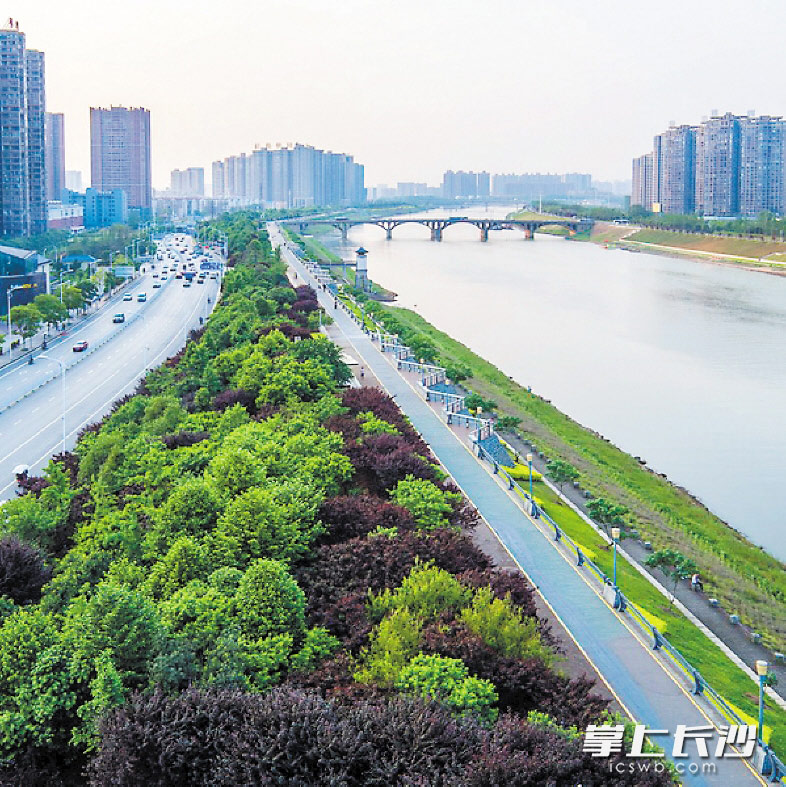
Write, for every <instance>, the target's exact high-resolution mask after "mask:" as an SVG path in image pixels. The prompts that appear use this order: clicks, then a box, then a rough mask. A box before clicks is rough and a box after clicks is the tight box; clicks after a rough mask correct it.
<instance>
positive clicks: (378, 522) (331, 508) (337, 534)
mask: <svg viewBox="0 0 786 787" xmlns="http://www.w3.org/2000/svg"><path fill="white" fill-rule="evenodd" d="M318 517H319V519H320V521H321V522H322V523H323V524H324V525H325V527H326V531H327V532H326V533H325V534H324V535H323V536H322V537H321V538H320V541H321V542H322V543H325V544H335V543H338V542H340V541H346V540H347V539H350V538H356V537H358V536H364V535H367V534H368V533H371V532H372V531H374V530H377V529H379V528H385V529H387V528H395V529H396V530H397V531H399V532H401V531H404V530H412V529H414V527H415V523H414V521H413V519H412V515H411V514H410V513H409V511H407V509H406V508H403V507H402V506H399V505H395V504H393V503H388V502H387V501H385V500H382V499H381V498H378V497H372V496H370V495H354V496H351V497H350V496H343V497H333V498H330V499H329V500H326V501H325V502H324V503H322V505H321V506H320V508H319V513H318Z"/></svg>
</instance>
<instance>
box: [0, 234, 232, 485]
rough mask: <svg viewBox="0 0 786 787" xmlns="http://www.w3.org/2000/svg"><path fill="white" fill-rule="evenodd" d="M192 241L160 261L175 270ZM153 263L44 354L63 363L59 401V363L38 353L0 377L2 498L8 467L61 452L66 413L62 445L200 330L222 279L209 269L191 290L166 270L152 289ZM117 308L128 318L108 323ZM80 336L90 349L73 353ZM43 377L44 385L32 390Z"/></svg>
mask: <svg viewBox="0 0 786 787" xmlns="http://www.w3.org/2000/svg"><path fill="white" fill-rule="evenodd" d="M191 245H193V244H191V242H190V241H187V245H186V249H187V251H186V252H185V253H183V254H182V255H181V254H179V253H176V252H174V251H173V254H175V257H174V259H173V258H169V257H167V256H166V252H164V264H166V265H167V267H170V266H171V265H173V264H177V265H178V267H181V266H182V265H183V264H184V262H185V261H186V260H187V259H188V256H187V255H188V252H189V251H190V247H191ZM162 248H166V245H165V243H164V244H162ZM154 264H155V265H156V270H155V271H150V270H149V271H148V272H147V273H146V274H145V275H144V276H142V277H141V278H140V280H139V281H138V282H137V283H136V284H135V285H133V293H134V300H133V301H131V302H125V301H123V300H122V296H120V300H119V301H118V300H114V299H113V300H112V301H110V303H108V304H107V306H106V307H105V308H104V309H102V311H101V312H100V313H98V315H97V316H96V318H95V319H93V320H91V322H90V323H89V324H88V325H86V326H84V327H83V328H80V329H79V330H77V331H74V333H73V334H71V335H70V336H69V337H68V341H67V342H63V343H60V344H58V345H55V346H52V347H50V349H49V350H47V351H46V352H45V353H43V354H44V355H46V356H49V357H50V358H56V359H58V360H60V361H61V362H64V363H65V364H66V366H67V369H66V374H65V406H64V405H63V400H64V397H63V392H62V377H61V366H60V364H58V363H57V362H56V361H54V360H49V359H48V358H42V357H40V356H41V353H39V352H37V353H36V356H35V361H34V363H33V365H32V366H28V365H22V366H17V367H16V368H13V369H10V370H8V371H6V372H5V373H4V374H2V375H0V499H8V498H9V497H13V495H14V494H15V489H16V479H15V477H14V475H13V470H14V468H16V467H17V466H19V465H26V466H28V467H29V468H30V472H31V473H33V474H34V473H37V472H40V470H41V469H42V468H43V467H45V466H46V464H47V462H48V461H49V458H50V456H51V455H52V454H54V453H58V452H59V451H60V450H62V446H63V414H64V413H65V442H66V447H67V448H68V449H71V448H72V447H73V445H74V442H75V440H76V435H77V434H78V432H79V431H80V430H81V429H82V428H83V427H84V426H86V425H87V424H89V423H92V422H93V421H95V420H97V419H99V418H101V417H102V416H103V415H104V414H105V413H106V412H108V411H109V410H110V409H111V406H112V403H113V402H114V401H115V400H116V399H117V398H119V397H120V396H123V395H125V394H127V393H130V392H131V391H133V389H134V388H135V386H136V383H137V381H138V380H139V379H140V377H142V376H143V374H144V372H145V369H146V368H147V369H149V368H152V367H153V366H156V365H158V364H160V363H161V362H162V361H164V360H165V359H166V358H168V357H169V356H171V355H173V354H174V353H176V352H177V351H178V350H179V349H180V348H181V347H182V346H183V345H184V344H185V341H186V337H187V335H188V332H189V331H190V330H192V329H193V328H196V327H199V324H200V323H199V320H200V318H203V319H204V318H205V317H207V315H208V314H209V313H210V311H211V310H212V309H213V307H214V306H215V303H216V298H217V295H218V291H219V282H220V279H218V278H216V279H211V278H210V277H209V274H208V276H207V277H206V278H205V281H204V283H203V284H197V282H196V279H194V283H193V284H192V285H191V286H190V287H184V286H183V285H184V284H185V282H186V280H185V279H176V278H175V277H174V274H171V273H170V274H168V275H167V280H166V281H164V282H162V286H161V288H160V289H159V288H156V289H153V286H152V285H153V282H154V281H160V278H158V279H153V273H154V272H155V273H157V274H158V275H159V277H160V273H161V267H162V263H161V262H160V261H154ZM148 268H149V266H148ZM196 270H197V271H198V270H199V263H198V262H197V263H196ZM138 292H145V293H146V294H147V301H146V302H145V303H139V302H138V301H137V298H136V293H138ZM208 300H209V301H210V302H209V303H208ZM117 312H123V313H125V316H126V320H127V322H126V323H124V324H120V325H118V324H114V323H113V322H112V317H113V315H114V314H115V313H117ZM81 340H84V341H87V342H88V343H89V347H88V351H86V352H85V353H74V352H73V350H72V346H73V344H74V343H76V342H77V341H81ZM44 381H48V382H45V384H43V385H42V386H41V387H37V386H39V385H40V384H41V383H42V382H44ZM20 397H21V398H20ZM2 408H5V409H2Z"/></svg>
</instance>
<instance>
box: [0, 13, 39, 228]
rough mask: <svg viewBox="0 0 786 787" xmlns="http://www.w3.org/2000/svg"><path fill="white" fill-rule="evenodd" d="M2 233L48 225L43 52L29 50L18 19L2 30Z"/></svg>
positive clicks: (0, 141) (0, 181)
mask: <svg viewBox="0 0 786 787" xmlns="http://www.w3.org/2000/svg"><path fill="white" fill-rule="evenodd" d="M0 84H2V86H3V88H2V91H0V151H2V154H1V155H0V234H2V235H5V236H25V235H35V234H39V233H41V232H44V231H45V229H46V221H47V213H46V158H45V151H44V115H45V105H46V91H45V76H44V54H43V52H38V51H35V50H33V49H27V48H26V43H25V35H24V33H22V32H20V30H19V23H18V22H14V21H13V20H12V19H9V20H8V23H7V24H6V26H5V27H4V28H2V29H0Z"/></svg>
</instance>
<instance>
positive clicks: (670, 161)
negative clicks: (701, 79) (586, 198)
mask: <svg viewBox="0 0 786 787" xmlns="http://www.w3.org/2000/svg"><path fill="white" fill-rule="evenodd" d="M785 155H786V122H784V120H783V119H782V118H781V117H776V116H770V115H760V116H756V115H754V113H752V112H750V113H748V114H747V115H734V114H732V113H730V112H727V113H726V114H724V115H719V114H717V113H713V115H712V117H709V118H706V119H704V120H703V122H702V123H701V124H700V125H698V126H690V125H681V126H677V125H671V126H670V128H669V129H668V130H667V131H664V132H663V133H662V134H658V135H657V136H656V137H655V138H654V143H653V150H652V152H651V153H645V154H644V155H643V156H639V157H638V158H635V159H633V186H632V193H631V205H640V206H642V207H643V208H645V209H646V210H651V211H654V212H662V213H682V214H692V213H697V214H700V215H703V216H708V217H733V216H745V217H755V216H758V215H759V214H760V213H762V212H764V211H767V212H770V213H774V214H776V215H784V213H786V190H785V189H784V179H786V159H785V158H784V156H785Z"/></svg>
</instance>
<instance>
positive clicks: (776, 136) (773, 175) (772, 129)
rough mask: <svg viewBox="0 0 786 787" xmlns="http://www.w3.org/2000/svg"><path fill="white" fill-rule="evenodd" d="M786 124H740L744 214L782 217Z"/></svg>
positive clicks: (752, 120)
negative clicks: (768, 214)
mask: <svg viewBox="0 0 786 787" xmlns="http://www.w3.org/2000/svg"><path fill="white" fill-rule="evenodd" d="M785 165H786V124H784V122H783V119H782V118H780V117H769V116H762V117H746V118H743V119H742V120H740V213H741V214H742V215H743V216H758V215H759V214H760V213H763V212H765V211H766V212H768V213H776V214H779V213H782V212H783V211H784V206H785V203H786V194H785V193H784V174H786V169H785V168H784V167H785Z"/></svg>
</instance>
